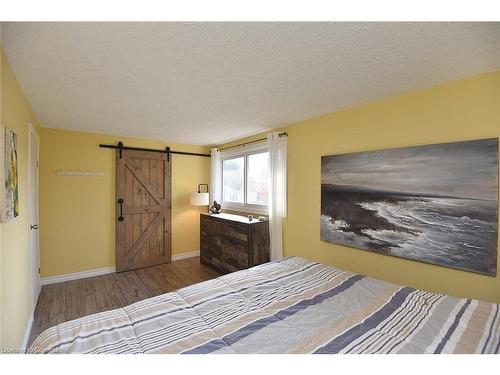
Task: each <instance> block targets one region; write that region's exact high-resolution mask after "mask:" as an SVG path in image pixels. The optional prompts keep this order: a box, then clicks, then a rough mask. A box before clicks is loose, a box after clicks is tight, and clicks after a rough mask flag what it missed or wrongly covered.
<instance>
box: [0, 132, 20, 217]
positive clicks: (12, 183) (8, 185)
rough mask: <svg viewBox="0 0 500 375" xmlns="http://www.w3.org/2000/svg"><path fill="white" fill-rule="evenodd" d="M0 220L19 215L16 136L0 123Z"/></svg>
mask: <svg viewBox="0 0 500 375" xmlns="http://www.w3.org/2000/svg"><path fill="white" fill-rule="evenodd" d="M0 155H1V156H0V199H1V200H0V222H2V223H3V222H9V221H11V220H13V219H14V218H15V217H17V216H18V215H19V186H18V164H17V136H16V134H15V133H14V132H13V131H11V130H9V129H7V128H5V126H2V125H0Z"/></svg>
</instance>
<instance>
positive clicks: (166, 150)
mask: <svg viewBox="0 0 500 375" xmlns="http://www.w3.org/2000/svg"><path fill="white" fill-rule="evenodd" d="M99 147H101V148H114V149H116V150H118V152H119V156H120V159H121V158H122V151H123V150H135V151H152V152H159V153H163V154H167V160H168V161H170V155H171V154H176V155H191V156H204V157H207V158H209V157H210V154H199V153H197V152H184V151H172V150H171V149H170V147H168V146H167V147H165V149H163V150H158V149H154V148H142V147H129V146H124V145H123V142H118V145H104V144H100V145H99Z"/></svg>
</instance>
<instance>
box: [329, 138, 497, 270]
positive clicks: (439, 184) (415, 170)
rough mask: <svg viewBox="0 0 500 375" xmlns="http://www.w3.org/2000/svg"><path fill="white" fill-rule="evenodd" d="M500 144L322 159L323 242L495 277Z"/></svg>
mask: <svg viewBox="0 0 500 375" xmlns="http://www.w3.org/2000/svg"><path fill="white" fill-rule="evenodd" d="M497 211H498V139H497V138H491V139H483V140H475V141H465V142H453V143H442V144H435V145H425V146H417V147H405V148H397V149H388V150H382V151H373V152H359V153H352V154H342V155H331V156H323V157H322V158H321V240H323V241H328V242H332V243H335V244H340V245H346V246H350V247H354V248H358V249H363V250H368V251H372V252H376V253H381V254H386V255H392V256H397V257H402V258H407V259H413V260H418V261H422V262H427V263H432V264H436V265H441V266H446V267H452V268H457V269H461V270H466V271H471V272H477V273H481V274H485V275H490V276H495V275H496V264H497V231H498V212H497Z"/></svg>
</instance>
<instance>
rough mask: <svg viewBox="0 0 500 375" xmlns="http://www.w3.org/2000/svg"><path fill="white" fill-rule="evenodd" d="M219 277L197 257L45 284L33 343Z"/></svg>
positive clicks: (38, 308)
mask: <svg viewBox="0 0 500 375" xmlns="http://www.w3.org/2000/svg"><path fill="white" fill-rule="evenodd" d="M217 276H219V273H218V272H217V271H214V270H213V269H211V268H209V267H207V266H204V265H202V264H200V258H199V257H195V258H188V259H183V260H178V261H175V262H172V263H166V264H161V265H159V266H153V267H147V268H141V269H138V270H133V271H127V272H122V273H113V274H109V275H103V276H95V277H89V278H87V279H80V280H73V281H66V282H63V283H58V284H50V285H44V286H43V287H42V291H41V293H40V297H39V298H38V304H37V306H36V310H35V316H34V322H33V328H32V329H31V335H30V340H29V344H30V345H31V343H32V342H33V340H34V339H35V338H36V337H37V336H38V335H39V334H40V333H42V332H43V331H44V330H46V329H47V328H49V327H52V326H54V325H56V324H59V323H63V322H66V321H68V320H72V319H76V318H79V317H81V316H84V315H89V314H94V313H97V312H101V311H106V310H111V309H116V308H119V307H123V306H126V305H130V304H131V303H134V302H137V301H139V300H141V299H145V298H149V297H153V296H156V295H159V294H163V293H167V292H172V291H174V290H176V289H179V288H182V287H185V286H188V285H191V284H195V283H198V282H200V281H204V280H209V279H213V278H215V277H217Z"/></svg>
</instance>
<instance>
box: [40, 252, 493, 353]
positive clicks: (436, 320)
mask: <svg viewBox="0 0 500 375" xmlns="http://www.w3.org/2000/svg"><path fill="white" fill-rule="evenodd" d="M30 351H31V352H32V353H498V352H499V351H500V311H499V305H498V304H493V303H488V302H482V301H477V300H471V299H461V298H455V297H451V296H447V295H443V294H436V293H429V292H425V291H422V290H417V289H412V288H408V287H403V286H400V285H395V284H391V283H387V282H384V281H380V280H375V279H371V278H368V277H364V276H361V275H357V274H353V273H351V272H347V271H343V270H339V269H335V268H332V267H328V266H325V265H323V264H319V263H315V262H311V261H308V260H305V259H302V258H297V257H292V258H286V259H283V260H280V261H276V262H271V263H266V264H263V265H260V266H257V267H254V268H251V269H248V270H244V271H239V272H235V273H232V274H228V275H224V276H221V277H219V278H217V279H213V280H209V281H205V282H202V283H199V284H195V285H191V286H189V287H186V288H183V289H179V290H178V291H176V292H174V293H167V294H163V295H160V296H157V297H154V298H149V299H146V300H143V301H140V302H137V303H134V304H132V305H129V306H126V307H124V308H121V309H116V310H111V311H107V312H103V313H99V314H94V315H89V316H86V317H83V318H80V319H76V320H73V321H70V322H66V323H63V324H59V325H57V326H55V327H52V328H49V329H48V330H46V331H45V332H43V333H42V334H41V335H40V336H39V337H38V338H37V339H36V340H35V341H34V342H33V344H32V346H31V348H30Z"/></svg>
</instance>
